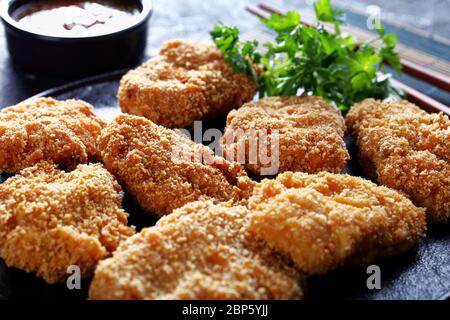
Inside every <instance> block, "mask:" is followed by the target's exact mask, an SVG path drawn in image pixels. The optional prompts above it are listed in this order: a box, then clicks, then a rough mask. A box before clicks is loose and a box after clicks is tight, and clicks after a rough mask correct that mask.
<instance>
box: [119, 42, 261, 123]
mask: <svg viewBox="0 0 450 320" xmlns="http://www.w3.org/2000/svg"><path fill="white" fill-rule="evenodd" d="M255 93H256V83H255V82H254V81H253V80H252V79H251V78H250V77H248V76H247V75H245V74H244V73H241V72H233V70H232V69H231V67H230V66H229V65H228V63H226V62H225V60H224V59H223V54H222V53H220V52H219V51H218V50H217V49H216V47H215V46H214V45H213V44H204V43H194V42H189V41H185V40H171V41H168V42H166V43H164V45H163V46H162V48H161V51H160V53H159V55H158V56H156V57H154V58H152V59H150V60H149V61H147V62H146V63H144V64H143V65H142V66H140V67H138V68H137V69H134V70H131V71H129V72H128V73H127V74H126V75H125V76H124V77H123V78H122V80H121V82H120V87H119V92H118V100H119V104H120V106H121V108H122V111H123V112H127V113H131V114H135V115H139V116H144V117H146V118H148V119H150V120H152V121H153V122H155V123H156V124H159V125H162V126H165V127H168V128H184V127H187V126H190V125H191V124H192V123H193V122H194V121H195V120H205V119H208V118H216V117H220V116H224V115H226V114H227V113H228V111H230V110H231V109H233V108H237V107H240V106H241V105H242V104H243V103H244V102H246V101H250V100H251V99H252V98H253V96H254V95H255Z"/></svg>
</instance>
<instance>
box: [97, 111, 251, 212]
mask: <svg viewBox="0 0 450 320" xmlns="http://www.w3.org/2000/svg"><path fill="white" fill-rule="evenodd" d="M98 143H99V148H100V151H101V155H102V158H103V161H104V163H105V165H106V167H107V168H108V170H110V171H111V172H112V173H114V174H115V175H116V177H117V178H118V179H119V180H120V181H121V183H122V184H123V185H124V186H125V188H126V189H127V191H128V192H129V193H130V194H131V195H132V196H133V197H135V198H136V200H137V202H138V203H139V204H140V206H141V207H142V208H143V209H145V210H146V211H148V212H153V213H156V214H159V215H163V214H168V213H170V212H172V211H173V210H174V209H176V208H179V207H181V206H183V205H184V204H186V203H188V202H192V201H195V200H208V199H213V200H214V201H219V202H220V201H227V200H230V199H231V200H234V201H240V200H242V199H246V198H248V196H249V195H250V193H251V189H252V187H253V182H252V181H251V180H250V179H249V178H248V177H247V175H246V173H245V171H244V170H243V168H242V167H241V165H239V164H238V163H230V162H227V161H226V160H225V159H223V158H221V157H216V156H214V154H213V152H212V150H211V149H209V148H207V147H205V146H203V145H201V144H196V143H194V142H193V141H191V140H189V139H187V138H186V137H185V136H183V135H182V134H179V133H176V132H175V131H173V130H170V129H166V128H164V127H162V126H158V125H156V124H154V123H153V122H151V121H150V120H147V119H145V118H143V117H137V116H132V115H119V116H118V117H117V118H116V119H115V121H113V122H112V123H111V124H109V125H108V126H107V127H106V128H105V129H104V130H103V131H102V133H101V135H100V137H99V139H98ZM175 148H179V150H182V152H183V153H184V155H181V154H180V155H178V153H176V152H175V151H174V150H176V149H175ZM199 155H200V157H198V156H199ZM186 156H187V157H186Z"/></svg>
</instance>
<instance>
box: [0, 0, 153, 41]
mask: <svg viewBox="0 0 450 320" xmlns="http://www.w3.org/2000/svg"><path fill="white" fill-rule="evenodd" d="M16 1H18V0H0V18H1V20H2V21H3V23H4V24H5V25H7V26H9V27H11V28H13V29H15V30H17V31H19V32H23V33H25V34H28V35H30V36H32V37H34V38H41V39H45V40H50V41H82V40H93V39H100V38H102V39H104V38H105V37H111V36H114V35H117V34H121V33H123V32H127V31H129V30H131V29H134V28H137V27H139V26H140V25H141V24H143V23H145V22H146V21H147V20H148V19H149V18H150V16H151V15H152V12H153V1H152V0H136V1H139V2H140V3H141V5H142V10H141V12H140V14H139V16H137V17H136V21H135V22H134V23H133V24H132V25H129V26H127V27H125V28H123V29H119V30H115V31H113V32H105V33H101V34H95V35H87V36H81V37H70V36H52V35H49V34H43V33H39V32H33V31H31V30H29V29H25V28H22V27H21V26H20V24H19V23H18V22H17V21H16V20H14V19H13V18H12V17H11V15H10V14H9V10H10V7H11V5H12V4H13V3H14V2H16ZM27 1H32V0H27Z"/></svg>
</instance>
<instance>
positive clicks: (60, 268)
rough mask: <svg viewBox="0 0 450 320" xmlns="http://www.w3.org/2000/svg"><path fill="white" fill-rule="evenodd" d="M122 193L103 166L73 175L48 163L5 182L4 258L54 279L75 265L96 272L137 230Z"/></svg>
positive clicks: (1, 210)
mask: <svg viewBox="0 0 450 320" xmlns="http://www.w3.org/2000/svg"><path fill="white" fill-rule="evenodd" d="M119 191H120V186H119V185H118V184H117V182H116V180H115V179H114V177H113V176H112V175H111V174H110V173H109V172H108V171H107V170H106V169H105V168H103V166H102V165H100V164H93V165H78V167H77V168H76V169H75V170H74V171H72V172H69V173H66V172H64V171H60V170H57V169H55V168H54V166H53V165H52V164H50V163H48V162H41V163H39V164H37V165H35V166H33V167H30V168H27V169H24V170H22V172H21V174H20V175H16V176H14V177H12V178H9V179H8V180H6V181H5V182H4V183H2V184H0V257H1V258H3V259H4V260H5V262H6V264H7V265H8V266H10V267H16V268H19V269H23V270H25V271H27V272H35V273H36V275H37V276H39V277H42V278H44V279H45V280H46V281H47V282H48V283H55V282H59V281H63V280H64V279H65V278H66V277H67V276H68V274H67V268H68V267H69V266H70V265H77V266H78V267H79V268H80V271H81V275H82V276H88V275H90V274H91V273H92V272H93V271H94V269H95V266H96V265H97V263H98V261H99V260H101V259H104V258H106V257H108V256H109V255H110V254H111V252H112V251H114V250H115V249H116V247H117V246H118V244H119V242H120V241H122V240H124V239H126V238H128V237H129V236H131V235H132V234H134V229H133V228H130V227H127V217H128V215H127V214H126V213H125V212H124V211H123V210H122V209H121V208H120V203H121V198H120V196H119V194H118V192H119Z"/></svg>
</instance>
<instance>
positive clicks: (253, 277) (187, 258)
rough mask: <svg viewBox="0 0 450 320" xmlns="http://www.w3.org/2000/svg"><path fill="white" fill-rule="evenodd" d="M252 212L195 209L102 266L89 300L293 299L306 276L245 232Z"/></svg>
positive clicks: (162, 223) (133, 241) (204, 205)
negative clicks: (248, 217)
mask: <svg viewBox="0 0 450 320" xmlns="http://www.w3.org/2000/svg"><path fill="white" fill-rule="evenodd" d="M247 215H248V211H247V209H246V208H245V207H243V206H236V207H233V206H231V203H222V204H218V205H214V204H213V202H212V201H197V202H192V203H189V204H187V205H185V206H184V207H182V208H179V209H177V210H175V211H174V212H173V213H172V214H171V215H169V216H166V217H163V218H162V219H161V220H159V221H158V223H157V224H156V225H155V226H154V227H151V228H147V229H143V230H142V231H141V232H140V233H139V234H137V235H135V236H133V237H131V238H129V239H128V240H127V241H125V242H124V243H122V244H121V245H120V246H119V248H118V249H117V251H116V252H114V254H113V256H112V257H111V258H109V259H107V260H104V261H102V262H100V264H99V265H98V267H97V269H96V271H95V276H94V279H93V281H92V283H91V286H90V290H89V296H90V298H91V299H295V298H301V297H302V295H303V291H302V284H303V280H304V279H303V276H302V275H301V274H300V273H299V272H297V271H296V270H295V269H294V268H293V267H291V266H290V264H289V262H288V260H287V259H286V258H285V257H282V256H280V255H279V254H277V253H275V252H274V251H272V250H271V249H269V248H268V247H267V245H266V244H265V243H264V242H263V241H261V240H259V239H258V238H257V237H255V236H253V235H251V234H250V233H248V231H247V224H248V220H247V218H246V217H247Z"/></svg>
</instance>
